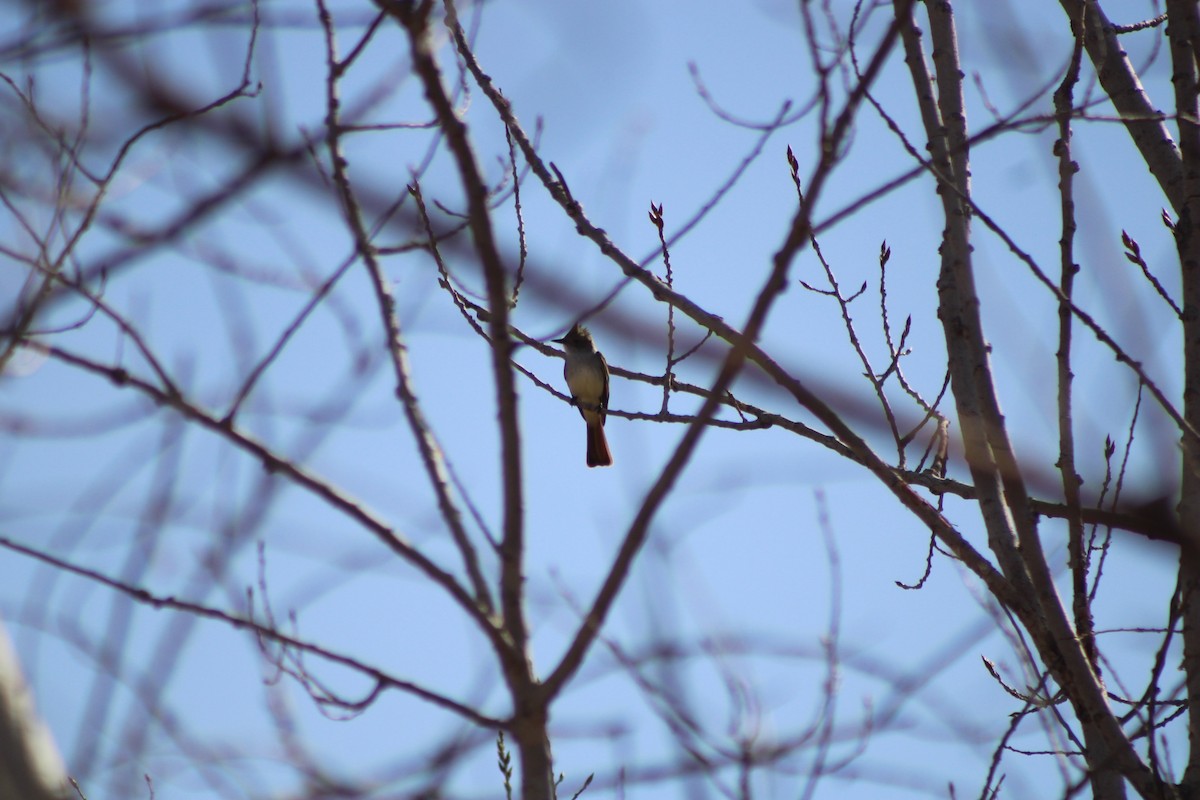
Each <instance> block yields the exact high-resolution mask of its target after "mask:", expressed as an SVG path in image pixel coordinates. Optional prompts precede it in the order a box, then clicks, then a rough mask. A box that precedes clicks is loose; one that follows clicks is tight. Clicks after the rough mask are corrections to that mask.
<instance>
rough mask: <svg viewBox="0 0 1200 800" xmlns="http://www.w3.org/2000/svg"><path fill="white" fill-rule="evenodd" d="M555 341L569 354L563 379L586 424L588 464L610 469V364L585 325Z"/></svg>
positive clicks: (611, 461) (574, 328) (577, 326)
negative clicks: (606, 428)
mask: <svg viewBox="0 0 1200 800" xmlns="http://www.w3.org/2000/svg"><path fill="white" fill-rule="evenodd" d="M554 341H556V342H558V343H560V344H561V345H562V346H563V349H564V350H565V351H566V364H565V366H564V367H563V376H564V377H565V378H566V379H567V388H568V389H570V390H571V400H572V402H573V403H574V404H575V406H576V407H577V408H578V409H579V413H580V414H581V415H582V416H583V421H584V422H586V423H587V465H588V466H589V467H607V466H610V465H611V464H612V463H613V458H612V453H610V452H609V450H608V439H606V438H605V437H604V418H605V416H606V415H607V413H608V364H607V363H605V361H604V356H602V355H600V353H599V351H597V350H596V343H595V342H593V341H592V334H590V333H588V329H587V328H585V327H583V326H582V325H579V324H576V325H575V327H573V328H571V330H569V331H567V335H566V336H564V337H562V338H561V339H555V340H554Z"/></svg>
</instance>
